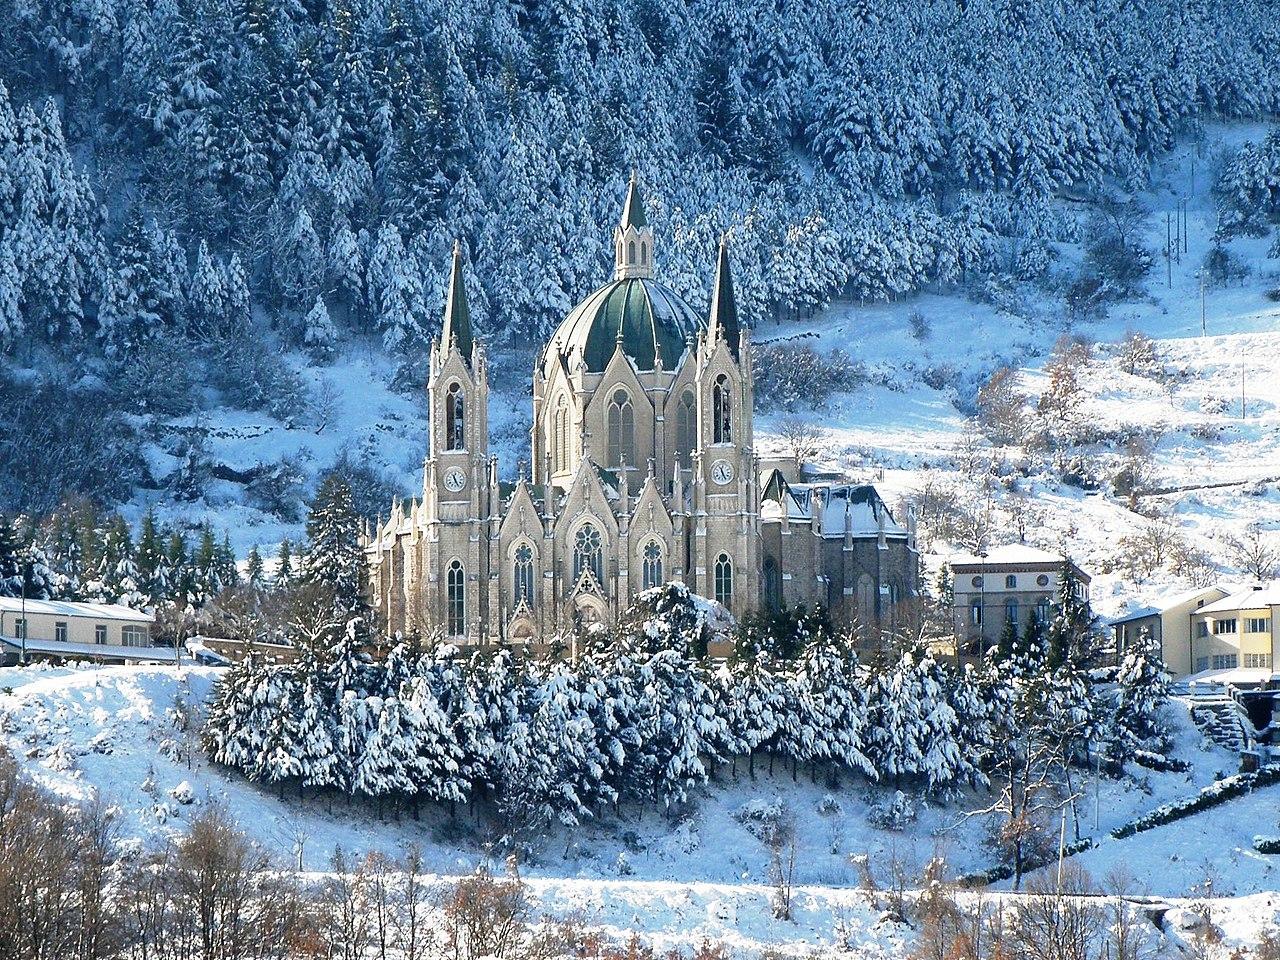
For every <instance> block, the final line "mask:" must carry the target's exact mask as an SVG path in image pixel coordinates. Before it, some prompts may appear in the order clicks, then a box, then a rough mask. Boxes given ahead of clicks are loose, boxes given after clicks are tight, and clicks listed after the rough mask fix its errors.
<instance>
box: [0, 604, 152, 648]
mask: <svg viewBox="0 0 1280 960" xmlns="http://www.w3.org/2000/svg"><path fill="white" fill-rule="evenodd" d="M155 619H156V618H155V616H154V615H153V614H150V613H147V612H146V611H143V610H134V609H133V608H131V607H125V606H121V605H120V604H115V603H72V602H70V601H65V600H25V601H24V600H21V599H19V598H17V597H0V662H6V663H14V662H16V661H18V660H19V659H20V658H21V657H22V656H23V653H24V651H25V654H26V657H27V659H29V660H97V661H100V662H108V663H130V662H133V663H136V662H154V661H171V660H173V659H174V651H173V649H172V648H166V647H155V646H154V645H153V644H152V642H151V627H152V624H153V623H155Z"/></svg>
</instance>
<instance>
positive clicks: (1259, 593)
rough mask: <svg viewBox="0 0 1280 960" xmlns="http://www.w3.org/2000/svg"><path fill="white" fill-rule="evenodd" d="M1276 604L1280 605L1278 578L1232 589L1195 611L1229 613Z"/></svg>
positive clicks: (1279, 583) (1279, 581)
mask: <svg viewBox="0 0 1280 960" xmlns="http://www.w3.org/2000/svg"><path fill="white" fill-rule="evenodd" d="M1276 605H1280V580H1273V581H1272V582H1271V583H1255V584H1252V585H1250V586H1247V587H1242V588H1240V589H1238V590H1233V591H1232V592H1231V593H1228V594H1227V595H1226V596H1225V597H1223V598H1222V599H1221V600H1215V601H1213V603H1206V604H1205V605H1204V606H1203V607H1201V608H1200V609H1199V610H1197V611H1196V613H1229V612H1231V611H1232V610H1254V609H1256V608H1258V607H1270V606H1276Z"/></svg>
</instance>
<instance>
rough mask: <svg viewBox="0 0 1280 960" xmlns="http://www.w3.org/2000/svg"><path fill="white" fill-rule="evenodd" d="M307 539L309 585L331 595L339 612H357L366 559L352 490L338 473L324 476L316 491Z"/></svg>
mask: <svg viewBox="0 0 1280 960" xmlns="http://www.w3.org/2000/svg"><path fill="white" fill-rule="evenodd" d="M307 539H308V540H309V541H310V544H309V547H308V549H307V555H306V560H305V562H304V566H303V575H304V577H305V578H306V580H307V582H308V583H310V584H312V585H314V586H318V587H323V588H324V589H326V590H329V591H331V592H332V595H333V599H334V602H335V603H336V604H337V606H338V608H339V609H341V610H344V611H348V612H355V611H358V610H359V609H360V608H361V605H362V601H361V584H362V581H363V575H364V555H363V553H362V552H361V550H360V541H359V523H358V517H357V516H356V511H355V504H354V502H353V501H352V498H351V488H350V487H348V486H347V484H346V481H345V480H343V479H342V477H341V476H339V475H338V474H337V473H329V474H328V475H327V476H325V478H324V479H323V480H322V481H321V483H320V489H319V490H318V491H316V496H315V499H314V500H313V501H312V503H311V513H310V515H309V516H308V517H307Z"/></svg>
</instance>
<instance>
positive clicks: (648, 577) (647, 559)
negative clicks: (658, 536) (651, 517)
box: [641, 540, 662, 590]
mask: <svg viewBox="0 0 1280 960" xmlns="http://www.w3.org/2000/svg"><path fill="white" fill-rule="evenodd" d="M641 559H642V560H643V564H642V566H643V568H644V589H646V590H651V589H653V588H654V587H660V586H662V547H661V545H659V543H658V542H657V541H656V540H650V541H649V542H648V543H646V544H645V545H644V552H643V556H642V558H641Z"/></svg>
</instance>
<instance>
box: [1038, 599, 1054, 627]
mask: <svg viewBox="0 0 1280 960" xmlns="http://www.w3.org/2000/svg"><path fill="white" fill-rule="evenodd" d="M1052 612H1053V604H1052V603H1051V602H1050V601H1049V598H1048V597H1041V598H1040V599H1039V601H1037V603H1036V622H1038V623H1040V624H1042V625H1043V624H1046V623H1048V622H1049V616H1050V614H1051V613H1052Z"/></svg>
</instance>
